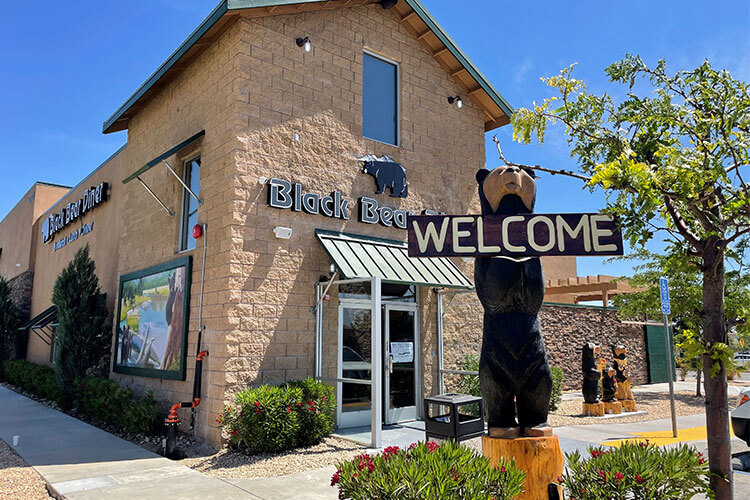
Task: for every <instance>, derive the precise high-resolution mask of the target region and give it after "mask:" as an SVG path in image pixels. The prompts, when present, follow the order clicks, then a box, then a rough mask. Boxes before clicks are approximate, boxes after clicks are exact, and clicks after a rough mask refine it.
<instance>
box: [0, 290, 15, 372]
mask: <svg viewBox="0 0 750 500" xmlns="http://www.w3.org/2000/svg"><path fill="white" fill-rule="evenodd" d="M19 322H20V312H19V311H18V308H17V307H16V305H15V304H14V303H13V300H12V299H11V296H10V285H9V284H8V281H7V280H6V279H5V278H4V277H2V276H0V365H2V362H3V361H5V359H6V357H7V356H8V349H9V348H10V346H11V345H13V344H15V342H16V335H17V333H18V332H17V329H18V325H19ZM1 372H2V366H0V373H1Z"/></svg>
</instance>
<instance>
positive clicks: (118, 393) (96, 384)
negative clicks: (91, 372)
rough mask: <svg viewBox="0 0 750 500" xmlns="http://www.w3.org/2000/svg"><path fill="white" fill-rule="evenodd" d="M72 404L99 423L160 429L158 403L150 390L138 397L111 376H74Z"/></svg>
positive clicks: (133, 429) (137, 429)
mask: <svg viewBox="0 0 750 500" xmlns="http://www.w3.org/2000/svg"><path fill="white" fill-rule="evenodd" d="M75 387H76V390H75V406H76V408H78V410H79V411H80V412H81V413H83V414H84V415H86V416H88V417H90V418H92V419H94V420H97V421H98V422H100V423H105V424H110V425H113V426H115V427H119V428H123V429H126V430H127V431H129V432H147V433H149V432H154V431H158V432H160V431H161V430H162V427H161V426H160V425H159V424H160V419H159V405H158V403H157V401H156V400H154V395H153V392H152V391H148V392H147V393H146V395H145V396H144V397H142V398H140V399H138V398H135V397H133V393H132V392H131V391H130V390H128V389H125V388H122V387H120V386H119V384H117V382H115V381H114V380H111V379H108V378H101V377H94V376H89V377H85V378H82V379H78V380H76V383H75Z"/></svg>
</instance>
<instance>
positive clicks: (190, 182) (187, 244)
mask: <svg viewBox="0 0 750 500" xmlns="http://www.w3.org/2000/svg"><path fill="white" fill-rule="evenodd" d="M182 180H183V181H185V184H187V186H188V187H189V188H190V190H191V191H192V192H193V193H195V195H196V196H200V195H201V158H200V156H196V157H195V158H193V159H192V160H189V161H186V162H185V171H184V174H183V178H182ZM197 223H198V200H196V199H195V198H193V197H192V196H190V193H188V192H187V190H186V189H184V188H183V190H182V231H181V232H180V234H181V237H180V251H184V250H192V249H193V248H195V238H193V235H192V231H193V226H195V225H196V224H197Z"/></svg>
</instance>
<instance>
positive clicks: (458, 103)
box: [448, 95, 464, 109]
mask: <svg viewBox="0 0 750 500" xmlns="http://www.w3.org/2000/svg"><path fill="white" fill-rule="evenodd" d="M454 102H455V103H456V107H457V108H458V109H461V108H463V107H464V101H463V99H461V96H460V95H457V96H456V97H453V96H451V97H449V98H448V104H453V103H454Z"/></svg>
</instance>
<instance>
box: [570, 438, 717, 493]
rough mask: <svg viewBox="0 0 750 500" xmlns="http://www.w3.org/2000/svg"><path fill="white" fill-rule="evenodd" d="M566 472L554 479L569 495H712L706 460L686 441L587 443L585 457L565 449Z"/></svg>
mask: <svg viewBox="0 0 750 500" xmlns="http://www.w3.org/2000/svg"><path fill="white" fill-rule="evenodd" d="M566 457H567V464H568V466H567V469H566V472H565V473H564V474H563V475H562V476H560V477H559V478H558V482H559V483H560V484H562V485H563V488H564V489H565V492H566V496H565V497H566V498H568V499H570V500H602V499H606V500H626V499H628V500H631V499H633V500H641V499H643V500H645V499H649V500H662V499H670V498H674V499H685V500H687V499H689V498H693V497H694V496H695V495H706V496H708V498H714V493H713V491H711V489H710V488H709V480H708V476H709V472H708V462H707V461H706V459H705V458H704V457H703V455H702V454H700V453H697V452H696V451H695V450H694V449H693V448H691V447H689V446H687V445H679V446H678V447H676V448H662V447H659V446H655V445H652V444H649V443H648V441H646V442H633V441H628V442H625V443H623V444H622V445H621V446H619V447H614V448H606V449H605V448H601V447H590V448H589V449H588V456H583V455H581V453H579V452H578V451H575V452H573V453H567V454H566Z"/></svg>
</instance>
